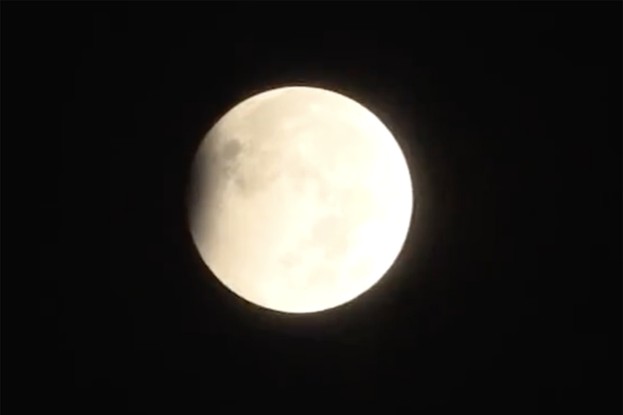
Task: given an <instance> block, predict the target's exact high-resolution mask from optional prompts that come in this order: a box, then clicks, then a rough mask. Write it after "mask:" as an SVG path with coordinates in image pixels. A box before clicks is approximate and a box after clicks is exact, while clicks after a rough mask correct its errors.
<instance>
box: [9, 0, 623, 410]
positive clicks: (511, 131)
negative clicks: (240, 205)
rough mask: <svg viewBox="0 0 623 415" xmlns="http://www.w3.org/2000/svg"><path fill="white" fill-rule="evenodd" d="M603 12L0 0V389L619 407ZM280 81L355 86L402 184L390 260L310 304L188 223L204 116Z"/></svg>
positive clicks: (204, 402)
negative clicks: (214, 259)
mask: <svg viewBox="0 0 623 415" xmlns="http://www.w3.org/2000/svg"><path fill="white" fill-rule="evenodd" d="M621 12H622V8H621V3H620V2H608V3H592V4H589V3H580V2H573V3H563V2H556V3H542V2H540V3H538V4H537V3H531V4H523V5H519V4H514V3H503V2H500V3H493V2H491V3H460V4H455V3H448V2H440V3H407V2H405V3H395V4H382V3H372V2H369V3H365V2H362V3H355V2H349V3H343V4H340V3H325V4H324V5H322V4H320V3H318V4H315V3H314V4H303V3H300V4H295V3H291V4H290V3H274V4H273V3H265V4H255V3H247V4H243V3H238V4H235V3H228V4H217V3H203V4H199V3H189V4H185V5H180V4H177V5H172V4H165V3H153V4H148V3H144V2H141V3H134V4H129V3H116V4H108V5H104V4H96V3H88V4H77V3H64V4H63V3H51V2H50V3H45V4H43V3H42V4H38V3H21V4H18V3H9V2H3V4H2V91H3V94H2V104H3V117H2V130H3V134H2V135H3V145H4V147H5V151H4V156H5V157H3V162H4V165H5V169H3V172H4V175H3V176H4V177H3V179H5V180H3V185H4V184H5V183H4V182H5V181H6V179H7V178H8V179H15V182H14V183H12V184H11V186H8V185H5V186H4V190H5V197H4V201H7V203H11V202H14V203H15V202H17V204H18V205H19V208H17V207H15V208H13V209H9V210H7V209H5V216H4V219H5V221H4V225H5V230H6V229H8V228H13V229H15V234H14V235H15V236H14V237H12V239H11V241H10V243H9V242H7V239H8V238H6V239H5V238H3V239H5V241H4V245H5V247H6V246H7V245H9V244H10V245H12V246H19V247H22V248H25V251H24V252H25V253H24V254H21V256H18V255H17V254H5V255H4V258H5V263H4V265H5V273H4V275H3V285H4V286H5V287H4V290H3V298H2V302H3V310H2V318H3V321H2V324H3V329H4V334H3V356H2V365H3V380H2V382H3V389H4V390H3V395H4V397H3V398H4V399H3V401H2V404H3V405H5V407H6V408H7V412H6V413H21V412H26V408H27V407H30V406H36V407H39V408H40V409H43V408H45V410H46V412H56V411H60V412H59V413H80V414H91V413H159V412H161V413H169V414H172V413H191V412H192V413H194V412H199V411H201V412H202V413H206V412H214V411H217V412H220V411H218V410H234V411H236V410H240V408H244V407H247V408H250V410H254V408H257V409H258V410H272V411H274V410H275V409H276V408H284V409H289V410H291V411H292V410H293V411H300V410H305V409H307V408H308V407H310V406H311V405H316V404H319V405H320V406H321V407H324V410H325V411H331V410H333V408H334V407H333V406H332V405H343V406H341V407H342V408H346V410H347V411H351V410H353V411H354V410H357V411H361V410H362V409H363V410H367V409H370V410H375V411H377V412H378V411H379V410H380V411H381V413H388V414H390V413H406V412H403V411H416V410H417V411H420V413H450V412H454V411H455V410H462V411H463V410H464V411H472V410H474V411H475V410H483V409H492V410H495V411H496V413H500V414H504V413H515V412H522V413H531V414H533V413H544V414H553V413H594V414H607V413H613V414H618V413H621V386H622V384H621V368H622V366H621V328H622V326H621V314H622V313H621V303H620V299H621V292H622V291H621V238H620V233H621V213H620V212H621V167H620V158H621V117H620V115H621V51H622V49H621ZM288 84H306V85H314V86H321V87H325V88H329V89H334V90H337V91H339V92H342V93H345V94H347V95H349V96H351V97H353V98H355V99H357V100H358V101H360V102H361V103H363V104H364V105H366V106H368V107H369V108H370V109H371V110H372V111H373V112H375V113H376V114H377V115H378V116H379V117H380V118H381V119H382V120H383V121H384V122H385V123H386V124H387V125H388V127H389V128H390V129H391V130H392V131H393V132H394V134H395V135H396V137H397V139H398V140H399V142H400V144H401V146H402V147H403V149H404V151H405V153H406V154H407V156H408V159H409V163H410V166H411V169H412V173H413V174H414V180H415V182H416V184H417V192H418V193H417V200H416V203H417V209H416V212H415V214H414V220H413V224H414V225H413V226H412V229H411V232H410V234H409V237H408V239H407V242H406V244H405V247H404V250H403V252H402V253H401V255H400V257H399V259H398V261H397V263H396V265H395V266H394V267H393V268H392V269H391V271H390V273H389V274H388V275H387V277H386V278H384V279H383V280H382V281H381V282H380V283H379V284H378V286H377V287H376V288H375V289H374V290H373V291H371V292H368V293H366V294H365V295H363V296H362V297H361V298H360V299H359V300H358V301H355V302H353V303H351V304H348V305H346V306H343V307H340V308H337V309H334V310H331V311H329V312H326V313H322V314H318V315H311V316H287V315H282V314H279V313H274V312H270V311H267V310H263V309H258V308H256V307H254V306H252V305H250V304H248V303H246V302H244V301H243V300H241V299H238V298H237V297H235V296H233V295H232V294H230V293H229V292H228V291H227V290H226V289H225V288H224V287H223V286H221V285H220V284H219V283H218V282H217V280H216V279H215V278H211V275H210V274H209V271H208V270H207V269H206V267H205V266H204V265H203V264H202V262H201V260H200V258H199V256H198V254H197V253H196V252H195V250H194V247H193V245H192V242H191V240H190V236H189V232H188V230H187V228H186V224H185V207H184V198H185V186H186V181H187V177H188V167H189V163H190V160H191V158H192V156H193V152H194V150H195V148H196V146H197V145H198V142H199V140H200V139H201V138H202V136H203V135H204V134H205V132H206V131H207V130H208V129H209V128H210V126H211V125H212V124H213V123H214V122H215V121H216V120H217V119H218V117H220V116H221V115H223V114H224V113H225V112H226V111H227V110H228V109H229V108H230V107H231V106H233V105H234V104H236V103H237V102H238V101H240V100H241V99H243V98H246V97H248V96H249V95H252V94H253V93H256V92H259V91H261V90H264V89H268V88H270V87H275V86H282V85H288ZM7 144H8V146H7ZM13 146H15V147H17V148H18V150H16V151H15V152H12V151H10V150H7V148H9V147H13ZM14 155H15V156H14ZM18 155H21V156H22V157H19V158H18V157H17V156H18ZM6 166H11V167H10V169H9V167H6ZM3 206H4V205H3ZM4 235H5V234H3V236H4ZM9 267H10V271H9ZM7 284H11V285H10V286H8V285H7ZM13 285H15V287H16V288H15V289H13V288H12V287H13ZM17 286H20V287H22V286H24V288H23V289H21V288H20V289H18V288H17ZM7 287H8V288H7ZM19 293H23V294H24V295H23V296H21V295H18V294H19ZM331 402H335V403H331ZM344 405H347V406H344ZM8 408H12V409H11V410H10V411H9V409H8ZM341 411H342V412H343V411H344V410H341ZM399 411H400V412H399ZM28 413H30V412H28ZM37 413H41V412H37Z"/></svg>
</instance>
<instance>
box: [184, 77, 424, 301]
mask: <svg viewBox="0 0 623 415" xmlns="http://www.w3.org/2000/svg"><path fill="white" fill-rule="evenodd" d="M190 189H191V194H190V196H191V199H190V202H189V224H190V230H191V234H192V238H193V241H194V243H195V245H196V247H197V249H198V252H199V254H200V255H201V258H202V259H203V261H204V262H205V264H206V265H207V266H208V267H209V268H210V269H211V270H212V272H213V274H214V275H215V276H216V277H217V278H218V279H219V280H220V281H221V282H222V283H223V284H224V285H225V286H226V287H227V288H228V289H229V290H231V291H232V292H233V293H235V294H236V295H238V296H240V297H242V298H244V299H245V300H247V301H249V302H251V303H254V304H256V305H259V306H261V307H264V308H268V309H272V310H277V311H281V312H288V313H310V312H317V311H321V310H326V309H329V308H333V307H336V306H339V305H341V304H344V303H347V302H349V301H351V300H353V299H355V298H356V297H358V296H360V295H361V294H362V293H364V292H365V291H367V290H368V289H370V288H371V287H372V286H373V285H374V284H376V283H377V282H378V281H379V280H380V279H381V278H382V277H383V276H384V275H385V274H386V273H387V271H388V269H389V268H390V267H391V265H392V264H393V262H394V261H395V260H396V258H397V256H398V254H399V253H400V251H401V249H402V246H403V245H404V242H405V239H406V235H407V232H408V229H409V225H410V220H411V213H412V208H413V189H412V185H411V177H410V174H409V169H408V166H407V162H406V159H405V157H404V154H403V152H402V150H401V148H400V146H399V145H398V143H397V142H396V140H395V139H394V137H393V135H392V134H391V132H390V131H389V130H388V129H387V127H385V125H383V123H382V122H381V121H380V120H379V119H378V118H377V117H376V116H375V115H374V114H373V113H372V112H370V111H369V110H368V109H366V108H365V107H363V106H362V105H360V104H359V103H357V102H355V101H354V100H352V99H350V98H347V97H345V96H343V95H340V94H338V93H335V92H332V91H328V90H324V89H319V88H311V87H299V86H295V87H284V88H278V89H274V90H269V91H266V92H263V93H260V94H258V95H255V96H252V97H250V98H248V99H246V100H245V101H243V102H241V103H240V104H238V105H237V106H235V107H234V108H233V109H231V110H230V111H229V112H228V113H226V114H225V115H224V116H223V117H222V118H221V119H220V120H219V121H218V122H217V123H216V124H215V125H214V127H213V128H212V129H211V130H210V131H209V132H208V134H207V135H206V136H205V138H204V139H203V141H202V142H201V144H200V146H199V149H198V150H197V153H196V155H195V159H194V162H193V172H192V176H191V188H190Z"/></svg>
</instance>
